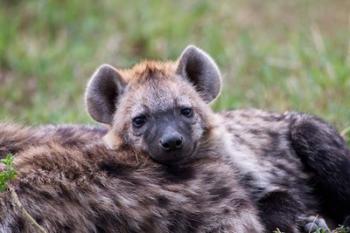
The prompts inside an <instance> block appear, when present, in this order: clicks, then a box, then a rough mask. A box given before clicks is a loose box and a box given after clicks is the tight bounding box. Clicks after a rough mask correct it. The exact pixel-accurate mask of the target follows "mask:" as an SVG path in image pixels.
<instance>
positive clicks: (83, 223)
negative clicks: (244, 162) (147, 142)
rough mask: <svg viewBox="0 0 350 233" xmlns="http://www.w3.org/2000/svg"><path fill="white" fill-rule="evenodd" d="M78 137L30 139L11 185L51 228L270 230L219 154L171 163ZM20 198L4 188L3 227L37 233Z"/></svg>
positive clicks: (126, 232) (5, 231)
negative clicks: (31, 143) (33, 143)
mask: <svg viewBox="0 0 350 233" xmlns="http://www.w3.org/2000/svg"><path fill="white" fill-rule="evenodd" d="M32 130H33V129H32ZM42 130H44V131H45V129H40V130H39V131H42ZM65 130H67V128H65ZM65 130H64V131H65ZM75 131H85V132H88V134H89V132H90V133H92V132H94V133H93V134H98V135H99V134H100V131H99V130H97V131H90V130H88V129H86V128H84V127H83V128H81V127H80V128H79V127H76V128H75ZM26 132H28V131H23V132H22V133H26ZM50 132H51V131H50ZM55 132H56V133H55V134H56V135H60V134H61V133H62V132H59V131H57V130H56V131H55ZM37 134H39V133H37ZM75 135H76V136H77V137H78V139H77V140H78V141H79V140H80V142H79V143H82V144H81V145H79V146H76V145H77V144H75V145H73V146H72V145H71V144H70V143H69V144H63V143H60V140H59V141H55V140H48V141H45V142H44V141H40V140H39V144H41V143H43V144H42V145H38V144H37V143H36V144H37V145H36V146H28V145H26V144H23V145H24V146H25V149H22V150H19V151H18V152H17V154H16V156H15V160H14V165H15V169H16V171H17V177H16V179H15V180H14V181H12V182H11V183H10V185H11V187H12V189H14V190H15V192H16V193H17V195H18V197H19V200H20V201H21V202H22V205H23V207H24V208H25V209H26V210H27V211H28V213H29V214H30V215H31V216H32V217H33V218H34V219H35V221H36V222H37V223H38V224H40V225H41V226H42V227H43V228H44V229H46V230H47V231H48V232H52V233H61V232H67V233H68V232H71V233H78V232H81V233H86V232H91V233H94V232H95V233H101V232H109V233H113V232H114V233H136V232H145V233H150V232H155V233H192V232H198V233H202V232H206V233H261V232H264V229H263V226H262V225H261V223H260V220H259V217H258V213H257V210H256V208H255V206H254V204H253V203H252V202H251V201H250V199H249V197H248V195H247V194H246V192H245V190H244V189H243V188H242V187H241V185H240V184H239V183H238V179H236V178H234V177H235V176H236V175H237V174H236V171H233V170H232V168H231V167H230V166H229V165H227V164H226V162H225V161H224V160H223V159H221V156H220V155H219V154H217V153H216V151H208V152H206V154H207V156H206V157H205V158H203V159H201V160H196V161H194V162H193V163H191V164H188V165H184V166H181V167H169V166H164V165H162V164H159V163H155V162H154V161H152V160H151V159H149V156H147V155H146V154H144V153H139V152H137V151H135V150H133V149H132V148H130V147H127V146H124V147H120V148H119V149H117V150H109V149H108V148H107V147H106V146H105V145H104V144H101V143H98V141H97V140H96V141H95V142H94V143H90V144H85V145H83V143H84V142H83V141H84V140H83V139H79V137H80V136H82V134H75ZM85 136H86V135H84V137H85ZM92 136H93V137H95V136H94V135H92ZM53 137H56V136H55V135H54V136H53ZM40 138H41V137H39V139H40ZM218 168H220V169H218ZM14 203H15V202H14V199H13V197H12V196H11V192H9V191H6V192H3V193H0V232H1V233H10V232H13V233H31V232H35V228H34V227H33V226H32V225H31V224H30V222H29V221H28V220H27V218H25V217H24V215H23V213H22V212H21V211H20V209H19V208H18V207H17V206H16V205H15V204H14Z"/></svg>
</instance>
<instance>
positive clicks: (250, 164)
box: [86, 46, 350, 233]
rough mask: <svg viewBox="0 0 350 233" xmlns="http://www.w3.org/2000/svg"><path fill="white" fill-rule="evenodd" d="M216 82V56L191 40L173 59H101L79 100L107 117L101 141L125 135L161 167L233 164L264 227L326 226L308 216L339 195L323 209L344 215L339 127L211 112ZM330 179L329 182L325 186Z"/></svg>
mask: <svg viewBox="0 0 350 233" xmlns="http://www.w3.org/2000/svg"><path fill="white" fill-rule="evenodd" d="M220 89H221V75H220V72H219V69H218V67H217V65H216V64H215V62H214V61H213V59H212V58H210V57H209V55H208V54H206V53H205V52H204V51H202V50H200V49H198V48H196V47H194V46H189V47H188V48H186V49H185V50H184V52H183V53H182V55H181V56H180V58H179V59H178V61H177V62H150V61H148V62H143V63H140V64H138V65H136V66H134V67H133V68H132V69H128V70H121V69H120V70H118V69H116V68H114V67H112V66H110V65H102V66H101V67H99V68H98V69H97V70H96V72H95V73H94V74H93V76H92V78H91V80H90V82H89V84H88V87H87V91H86V104H87V109H88V112H89V113H90V115H91V116H92V117H93V118H94V119H95V120H96V121H98V122H101V123H104V124H107V125H109V127H110V130H109V132H108V133H107V135H106V136H105V137H104V141H105V143H106V145H107V146H108V147H110V148H113V149H115V148H119V147H120V146H123V145H128V146H130V147H132V148H133V149H134V150H136V151H138V152H142V153H145V154H147V155H148V156H150V158H151V159H152V160H153V161H156V162H158V163H160V164H163V165H164V166H168V167H182V166H187V165H188V164H191V163H193V161H197V160H201V159H203V158H205V157H206V156H207V155H208V152H211V151H215V153H216V154H220V155H221V157H222V158H223V159H224V160H226V161H227V164H230V166H231V167H232V168H233V170H238V171H239V179H240V183H241V184H242V185H243V186H244V187H245V188H246V190H247V191H248V193H249V194H250V198H251V200H252V201H253V202H254V203H255V204H256V206H258V208H259V210H260V212H259V214H260V217H261V219H262V221H263V223H264V224H265V226H266V229H267V232H272V231H273V230H275V229H276V228H279V229H280V230H281V231H283V232H291V233H294V232H302V231H303V230H305V231H307V232H311V231H313V230H315V229H316V227H322V228H325V229H327V226H326V224H325V223H324V221H323V219H322V218H320V219H319V220H315V219H313V216H316V215H319V214H321V213H322V210H323V209H324V207H327V206H328V207H329V206H338V205H341V206H340V207H338V208H339V209H340V210H339V212H337V213H334V212H335V211H333V213H331V216H330V217H331V218H332V219H333V220H336V221H337V222H336V223H339V222H340V221H342V220H343V219H344V217H345V216H346V215H347V214H348V213H349V209H348V208H346V207H348V206H349V198H350V197H349V196H350V195H349V194H350V189H349V187H345V185H344V184H349V182H350V181H349V178H350V174H349V170H350V169H349V168H350V167H349V161H350V153H349V150H348V148H346V144H345V142H344V140H342V139H341V138H340V136H339V135H338V133H337V132H336V131H335V130H333V128H332V127H330V126H329V125H327V124H326V123H323V122H322V121H319V120H317V118H315V117H311V116H307V115H303V114H300V113H285V114H274V113H266V112H262V111H258V110H238V111H231V112H223V113H219V114H216V113H214V112H213V111H212V110H211V108H210V107H209V105H208V103H210V102H212V101H213V100H214V99H215V98H216V97H217V96H218V95H219V93H220ZM304 123H306V124H309V125H311V126H310V127H311V128H312V127H315V129H314V130H313V133H314V132H317V131H318V133H319V134H320V135H319V136H315V135H310V136H308V135H309V134H313V133H310V131H309V128H310V127H305V126H303V124H304ZM327 133H328V134H327ZM311 136H313V137H311ZM328 137H332V138H328ZM331 148H334V150H333V151H332V150H331ZM337 161H339V162H337ZM328 168H329V169H330V170H328ZM217 169H218V170H220V167H218V168H217ZM319 169H321V170H322V171H319ZM327 176H329V177H327ZM315 177H316V178H315ZM337 177H339V179H337ZM340 182H344V184H341V185H340V186H339V187H338V184H339V183H340ZM329 185H330V186H331V187H332V188H334V191H331V192H327V186H329ZM340 188H344V190H339V189H340ZM319 190H324V191H325V192H327V194H326V193H317V192H316V191H319ZM325 209H327V208H325ZM329 213H330V212H329ZM310 221H311V222H314V223H316V224H312V223H310Z"/></svg>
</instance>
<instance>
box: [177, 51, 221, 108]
mask: <svg viewBox="0 0 350 233" xmlns="http://www.w3.org/2000/svg"><path fill="white" fill-rule="evenodd" d="M176 73H177V74H179V75H180V76H182V77H184V78H186V79H188V80H189V81H190V82H191V83H192V84H193V85H194V86H195V88H196V90H197V91H198V93H199V94H200V96H201V97H202V99H203V100H204V101H205V102H207V103H210V102H211V101H213V100H214V99H215V98H216V97H217V96H218V95H219V94H220V90H221V74H220V70H219V68H218V66H217V65H216V63H215V61H214V60H213V59H212V58H211V57H210V56H209V55H208V54H207V53H206V52H204V51H203V50H201V49H199V48H197V47H195V46H193V45H189V46H187V47H186V48H185V50H184V51H183V52H182V54H181V56H180V58H179V60H178V67H177V70H176Z"/></svg>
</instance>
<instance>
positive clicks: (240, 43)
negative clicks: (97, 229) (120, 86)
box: [0, 0, 350, 135]
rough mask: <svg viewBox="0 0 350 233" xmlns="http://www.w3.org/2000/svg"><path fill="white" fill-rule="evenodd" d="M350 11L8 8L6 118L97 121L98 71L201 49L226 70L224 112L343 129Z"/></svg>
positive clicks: (235, 6)
mask: <svg viewBox="0 0 350 233" xmlns="http://www.w3.org/2000/svg"><path fill="white" fill-rule="evenodd" d="M349 12H350V3H349V1H343V0H334V1H327V0H319V1H316V0H306V1H304V0H295V1H273V0H266V1H260V0H250V1H244V0H234V1H231V0H222V1H210V0H202V1H185V0H179V1H161V0H154V1H145V0H140V1H136V0H135V1H134V0H131V1H127V2H125V1H103V0H101V1H92V0H87V1H84V2H82V1H79V0H70V1H67V0H63V1H61V0H28V1H21V0H16V1H10V0H2V1H0V84H1V85H0V103H1V108H0V120H2V121H3V120H11V121H20V122H25V123H30V124H42V123H47V122H51V123H62V122H66V123H70V122H82V123H89V122H91V120H90V119H89V117H88V116H87V114H86V113H85V111H84V106H83V99H82V96H83V91H84V87H85V83H86V82H87V80H88V78H89V76H90V75H91V74H92V72H93V71H94V69H95V68H96V67H97V66H98V65H100V64H101V63H110V64H112V65H114V66H117V67H128V66H130V65H132V64H134V63H136V62H139V61H140V60H142V59H144V58H153V59H176V58H177V56H178V55H179V53H180V52H181V51H182V49H183V48H184V47H185V46H186V45H187V44H189V43H192V44H196V45H198V46H200V47H202V48H203V49H205V50H206V51H208V52H209V53H210V54H211V55H212V56H213V57H214V58H215V59H216V60H217V62H218V64H219V66H220V67H221V69H222V72H223V75H224V78H225V87H224V92H223V95H222V97H221V98H220V99H219V101H218V102H217V103H216V104H215V108H216V109H218V110H220V109H228V108H239V107H257V108H263V109H266V110H273V111H286V110H297V111H304V112H309V113H313V114H317V115H319V116H321V117H323V118H325V119H326V120H328V121H330V122H332V123H334V124H335V125H336V126H337V127H338V128H339V130H343V129H345V128H347V127H349V126H350V19H349ZM347 135H349V133H348V134H347Z"/></svg>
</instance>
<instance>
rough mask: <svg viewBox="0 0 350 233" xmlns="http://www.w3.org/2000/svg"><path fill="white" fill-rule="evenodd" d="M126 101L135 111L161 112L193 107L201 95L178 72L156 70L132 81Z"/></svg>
mask: <svg viewBox="0 0 350 233" xmlns="http://www.w3.org/2000/svg"><path fill="white" fill-rule="evenodd" d="M125 95H126V98H125V102H128V103H129V106H132V107H131V108H132V109H135V110H134V111H133V112H134V114H137V113H139V112H153V113H155V112H159V111H166V110H169V109H173V108H177V107H193V105H195V103H196V102H198V101H199V99H200V97H199V95H198V93H197V92H196V90H195V89H194V87H193V86H192V85H191V84H190V83H188V82H186V81H185V80H184V79H183V78H182V77H179V76H178V75H176V74H171V75H170V76H164V74H163V73H161V72H158V71H155V72H152V73H148V76H144V77H143V78H142V79H137V81H133V82H131V83H130V86H129V87H128V90H127V91H126V93H125Z"/></svg>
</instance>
